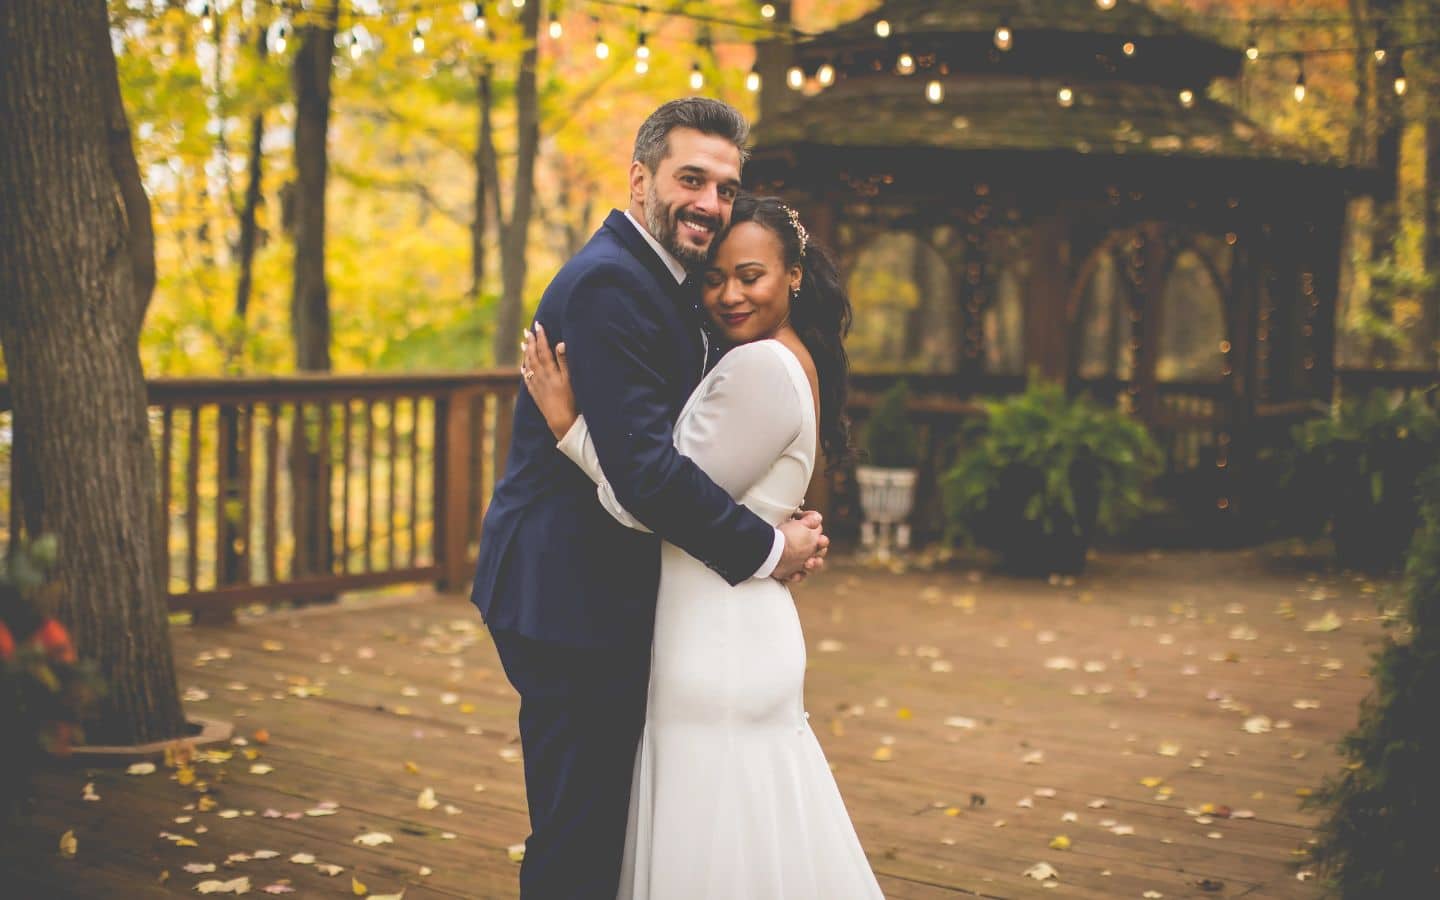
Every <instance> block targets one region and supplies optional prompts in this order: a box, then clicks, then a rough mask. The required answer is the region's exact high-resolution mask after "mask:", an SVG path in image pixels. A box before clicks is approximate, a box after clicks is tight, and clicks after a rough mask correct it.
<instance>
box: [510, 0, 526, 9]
mask: <svg viewBox="0 0 1440 900" xmlns="http://www.w3.org/2000/svg"><path fill="white" fill-rule="evenodd" d="M510 5H511V6H513V7H515V8H516V9H524V8H525V0H510Z"/></svg>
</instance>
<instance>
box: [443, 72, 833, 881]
mask: <svg viewBox="0 0 1440 900" xmlns="http://www.w3.org/2000/svg"><path fill="white" fill-rule="evenodd" d="M748 135H749V125H748V124H747V123H746V122H745V119H744V117H742V116H741V115H740V113H739V112H737V111H736V110H735V109H733V108H732V107H730V106H728V105H726V104H724V103H721V102H719V101H716V100H710V99H706V98H701V97H692V98H687V99H683V100H674V101H671V102H670V103H667V104H665V105H664V106H662V107H660V108H659V109H657V110H656V111H655V112H654V113H652V114H651V115H650V117H649V118H648V119H646V120H645V123H644V124H643V125H642V126H641V127H640V131H639V133H638V134H637V135H636V137H635V153H634V159H633V161H632V162H631V164H630V208H629V209H628V210H627V211H626V212H623V213H622V212H620V211H618V210H616V211H612V212H611V213H610V215H609V217H608V218H607V219H606V220H605V224H604V226H602V227H601V229H600V230H599V231H598V232H596V233H595V235H594V237H592V238H591V239H590V241H589V243H587V244H586V245H585V246H584V247H583V248H582V249H581V250H580V252H579V253H578V254H576V255H575V257H574V258H573V259H571V260H570V261H569V262H568V263H566V264H565V266H564V267H563V268H561V270H560V272H559V274H557V275H556V276H555V279H554V280H553V281H551V282H550V286H549V287H548V288H546V290H545V294H544V296H542V297H541V300H540V307H539V309H538V310H537V312H536V316H535V318H536V321H538V322H539V323H540V324H542V325H543V326H544V328H545V332H546V335H547V336H548V337H549V339H550V341H551V342H552V345H553V344H556V343H559V342H560V341H566V347H567V349H568V358H569V361H570V368H571V374H572V382H573V384H574V388H575V394H576V399H577V401H578V403H579V408H580V411H581V412H583V413H584V415H585V419H586V421H587V422H588V423H589V427H590V434H591V437H592V439H593V440H594V443H595V451H596V453H597V455H598V456H599V458H600V464H601V466H602V467H603V468H604V470H605V475H606V477H607V479H608V480H609V482H610V485H611V487H612V488H613V490H614V492H615V497H616V499H617V500H619V501H620V503H621V504H622V505H623V506H624V507H625V508H626V509H627V510H629V511H630V512H631V513H632V514H633V515H634V516H635V517H636V518H638V519H639V520H640V521H641V522H643V523H644V524H645V525H646V526H647V527H649V528H650V529H651V531H653V532H654V534H645V533H642V532H639V531H633V530H630V529H627V528H624V527H622V526H621V525H619V524H618V523H616V522H615V521H614V520H613V519H611V517H610V516H609V514H608V513H606V512H605V510H604V509H603V508H602V507H601V505H600V503H599V501H598V500H597V499H596V494H595V485H594V484H593V483H592V482H591V481H590V479H589V478H587V477H586V476H585V475H584V474H583V473H582V472H581V471H580V470H579V469H578V468H576V467H575V466H574V465H573V464H571V463H570V461H569V460H567V459H566V458H565V457H564V456H563V455H561V454H560V453H559V452H558V451H557V450H556V449H555V439H554V437H553V436H552V435H551V433H550V429H549V427H548V426H547V425H546V424H545V420H544V418H543V416H541V414H540V411H539V410H538V409H537V408H536V406H535V403H534V402H533V401H532V400H531V399H530V396H529V394H528V393H527V392H526V391H521V392H520V393H519V396H518V398H517V400H516V406H515V427H514V438H513V440H512V442H511V445H510V455H509V462H508V463H507V465H506V469H505V474H504V476H503V477H502V478H501V480H500V482H499V484H497V485H496V487H495V495H494V498H493V499H492V501H491V504H490V508H489V510H488V512H487V513H486V515H485V526H484V530H483V537H482V539H481V542H480V562H479V566H478V569H477V571H476V575H475V584H474V589H473V592H472V596H471V599H472V600H473V601H474V603H475V605H476V606H478V607H479V608H480V613H481V615H482V616H483V617H484V619H485V622H486V624H487V625H488V626H489V627H490V631H491V635H492V637H493V639H494V641H495V647H496V650H497V651H498V652H499V654H500V661H501V664H502V665H503V666H504V667H505V674H506V676H507V677H508V678H509V679H510V683H511V684H513V685H514V686H515V689H516V691H518V692H519V694H520V740H521V746H522V748H523V751H524V757H525V788H526V792H527V794H528V799H529V807H530V828H531V834H530V837H529V839H528V840H527V841H526V850H525V860H524V863H523V864H522V865H521V868H520V891H521V895H522V897H525V898H527V900H529V898H533V900H559V898H580V897H584V898H591V897H594V898H605V900H610V898H613V897H614V896H615V891H616V886H617V882H618V879H619V870H620V860H621V855H622V853H623V850H624V841H625V829H626V819H627V811H628V807H629V796H630V781H631V774H632V767H633V764H634V757H635V748H636V745H637V743H638V741H639V738H640V732H641V730H642V728H643V726H644V722H645V699H646V692H647V687H648V682H649V668H650V638H651V632H652V630H653V627H654V619H655V599H656V593H657V589H658V579H659V567H660V541H661V540H665V541H668V542H670V543H672V544H675V545H677V546H679V547H680V548H682V549H683V550H685V551H686V552H687V553H689V554H691V555H692V556H694V557H696V558H697V559H700V560H702V561H703V562H704V563H705V564H706V565H707V566H709V567H710V568H711V569H713V570H714V571H715V572H717V573H718V574H719V575H720V576H721V577H722V578H724V579H725V580H726V581H727V582H729V583H730V584H732V585H734V584H739V583H740V582H742V581H745V580H746V579H749V578H767V577H774V578H779V579H790V578H795V577H804V574H805V573H806V572H808V571H813V570H814V569H816V568H818V567H819V565H820V557H822V556H823V555H824V550H825V547H826V546H827V544H828V539H827V538H825V537H824V536H823V535H822V534H821V532H820V520H819V516H818V515H817V514H813V513H811V514H807V516H806V517H804V518H802V519H797V520H794V521H791V522H787V523H785V524H784V525H783V526H781V527H780V528H778V529H777V528H774V527H772V526H770V525H769V524H768V523H766V522H765V521H763V520H761V519H760V518H759V517H758V516H756V515H755V514H754V513H752V512H750V511H749V510H747V509H745V508H744V507H742V506H739V505H738V504H736V503H735V502H734V501H733V500H732V499H731V498H730V496H729V495H728V494H726V493H725V491H724V490H722V489H721V488H719V487H718V486H716V485H715V483H714V482H712V481H711V480H710V479H709V478H708V477H707V476H706V475H705V473H704V472H702V471H700V469H699V468H698V467H696V465H695V464H694V463H693V462H691V461H690V460H689V459H688V458H686V457H684V456H681V455H680V454H679V453H678V452H677V451H676V449H675V445H674V443H673V442H672V437H671V432H672V429H673V427H674V425H675V420H676V418H677V417H678V415H679V413H680V409H681V407H682V406H683V405H684V403H685V401H686V399H687V398H688V397H689V396H690V393H691V391H692V390H693V389H694V388H695V386H696V385H697V384H698V383H699V381H700V378H701V376H702V375H703V374H704V372H705V370H706V368H707V366H708V365H709V364H710V363H711V362H713V360H714V357H715V356H717V355H718V354H716V353H715V350H714V348H712V347H711V346H710V341H709V339H708V337H707V335H706V332H705V330H704V324H703V319H702V314H701V312H700V308H699V305H698V296H697V293H696V291H694V290H693V289H692V288H691V287H690V285H688V284H687V283H685V281H686V273H687V271H690V272H694V271H697V270H698V269H700V268H701V267H703V266H704V264H705V260H706V254H707V253H708V251H709V250H710V245H711V243H712V242H713V241H714V240H715V237H716V235H717V234H718V233H719V232H720V231H721V230H722V229H723V228H724V227H725V226H726V225H727V224H728V223H729V220H730V207H731V204H732V203H733V202H734V199H735V195H736V194H737V193H738V191H739V189H740V166H741V163H742V161H743V160H744V157H745V141H746V139H747V137H748ZM696 814H697V815H704V814H705V813H704V811H703V810H697V811H696Z"/></svg>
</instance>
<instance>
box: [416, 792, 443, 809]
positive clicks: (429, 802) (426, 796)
mask: <svg viewBox="0 0 1440 900" xmlns="http://www.w3.org/2000/svg"><path fill="white" fill-rule="evenodd" d="M415 805H416V806H418V807H420V808H421V809H425V810H430V809H434V808H435V807H437V806H439V805H440V801H439V800H436V799H435V789H434V788H429V787H427V788H426V789H425V790H423V791H421V792H420V796H419V797H417V798H416V800H415Z"/></svg>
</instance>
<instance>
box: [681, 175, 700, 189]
mask: <svg viewBox="0 0 1440 900" xmlns="http://www.w3.org/2000/svg"><path fill="white" fill-rule="evenodd" d="M680 180H681V181H683V182H685V183H686V184H688V185H690V186H691V187H696V186H697V185H699V184H700V179H699V178H696V177H695V176H694V175H685V176H682V177H681V179H680Z"/></svg>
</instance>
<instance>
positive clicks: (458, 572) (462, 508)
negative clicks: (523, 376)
mask: <svg viewBox="0 0 1440 900" xmlns="http://www.w3.org/2000/svg"><path fill="white" fill-rule="evenodd" d="M478 394H479V391H478V389H476V388H463V387H462V388H450V389H448V390H446V391H445V392H444V393H443V394H441V395H439V396H438V397H437V398H436V400H435V563H436V565H437V566H439V568H440V572H441V573H442V574H441V577H440V582H439V584H438V585H437V586H438V587H439V589H440V590H442V591H461V590H464V588H465V585H466V584H467V583H468V582H469V581H470V576H471V572H470V554H469V552H468V551H469V539H470V526H469V522H468V519H469V512H470V502H469V501H470V479H471V477H472V473H471V465H470V450H471V448H470V440H471V435H472V434H473V433H474V432H473V429H472V428H471V426H470V416H471V414H472V410H473V409H474V407H475V402H474V401H475V398H476V397H477V396H478Z"/></svg>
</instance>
